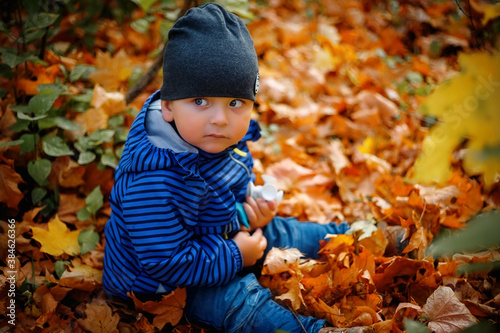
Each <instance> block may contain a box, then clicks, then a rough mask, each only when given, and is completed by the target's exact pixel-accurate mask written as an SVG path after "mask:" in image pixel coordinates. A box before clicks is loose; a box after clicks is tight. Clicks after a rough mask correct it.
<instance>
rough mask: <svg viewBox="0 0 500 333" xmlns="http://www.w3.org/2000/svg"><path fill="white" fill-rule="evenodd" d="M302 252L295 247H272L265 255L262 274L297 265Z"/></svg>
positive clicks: (284, 270) (285, 269) (277, 272)
mask: <svg viewBox="0 0 500 333" xmlns="http://www.w3.org/2000/svg"><path fill="white" fill-rule="evenodd" d="M302 256H303V254H302V253H301V252H300V251H299V250H297V249H279V248H277V247H273V248H272V249H271V250H269V252H268V253H267V255H266V259H265V260H264V266H263V267H262V274H265V275H274V274H279V273H283V272H286V271H288V270H289V269H290V268H291V266H297V265H298V264H299V260H300V258H301V257H302Z"/></svg>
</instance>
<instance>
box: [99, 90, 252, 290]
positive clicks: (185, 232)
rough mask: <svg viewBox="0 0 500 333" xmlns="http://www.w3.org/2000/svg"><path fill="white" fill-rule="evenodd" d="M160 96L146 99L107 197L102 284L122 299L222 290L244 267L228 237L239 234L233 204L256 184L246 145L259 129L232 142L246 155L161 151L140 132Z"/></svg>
mask: <svg viewBox="0 0 500 333" xmlns="http://www.w3.org/2000/svg"><path fill="white" fill-rule="evenodd" d="M158 99H159V92H156V93H154V94H153V95H151V96H150V98H149V99H148V100H147V101H146V103H145V104H144V106H143V108H142V109H141V111H140V112H139V114H138V115H137V117H136V119H135V120H134V122H133V124H132V126H131V129H130V132H129V135H128V138H127V141H126V143H125V149H124V151H123V155H122V157H121V159H120V162H119V164H118V166H117V168H116V170H115V183H114V186H113V190H112V193H111V196H110V199H109V200H110V204H111V209H112V213H111V217H110V219H109V221H108V222H107V224H106V226H105V235H106V248H105V258H104V276H103V285H104V289H105V291H106V292H107V293H108V294H110V295H115V296H120V297H124V298H126V297H127V292H129V291H134V292H136V293H157V292H168V291H171V290H174V289H175V288H176V287H177V286H179V287H185V286H218V285H224V284H226V283H227V282H229V281H230V280H231V279H232V278H233V277H234V275H235V274H236V273H237V272H238V271H239V270H241V269H242V268H243V259H242V256H241V252H240V250H239V248H238V246H237V245H236V243H235V242H234V241H233V240H232V239H231V237H230V236H231V235H232V234H234V233H235V232H236V231H238V230H239V223H238V221H237V214H236V211H235V204H236V202H244V201H245V193H246V187H247V184H248V182H249V181H250V180H252V181H253V180H254V179H253V178H254V175H253V174H252V173H251V170H252V167H253V159H252V157H251V154H250V153H249V151H248V147H247V144H246V142H247V141H249V140H251V141H254V140H257V139H258V138H259V137H260V129H259V126H258V125H257V123H256V122H255V121H253V120H252V122H251V124H250V128H249V130H248V133H247V134H246V136H245V137H244V138H243V140H242V141H241V142H239V143H238V145H237V148H239V149H240V150H242V151H244V152H247V153H248V154H247V156H246V157H242V156H240V155H238V154H236V153H234V152H233V151H230V150H228V151H224V152H221V153H218V154H209V153H206V152H204V151H201V150H198V149H193V148H194V147H193V146H191V145H189V144H188V143H186V142H185V141H183V140H181V141H182V142H184V144H185V145H189V147H186V149H185V150H184V149H180V148H179V147H178V145H177V146H176V145H175V144H173V146H172V147H171V148H168V147H166V148H159V147H157V146H155V145H153V144H152V143H151V141H150V139H149V138H148V134H147V132H146V127H145V126H146V114H147V113H148V108H149V106H150V104H151V103H152V102H154V101H155V100H158ZM174 135H177V134H176V132H175V131H174ZM176 139H179V138H176ZM174 141H175V140H174ZM178 141H179V140H177V142H178Z"/></svg>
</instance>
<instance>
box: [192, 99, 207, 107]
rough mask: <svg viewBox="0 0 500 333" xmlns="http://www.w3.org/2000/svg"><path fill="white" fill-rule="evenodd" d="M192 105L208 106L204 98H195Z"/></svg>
mask: <svg viewBox="0 0 500 333" xmlns="http://www.w3.org/2000/svg"><path fill="white" fill-rule="evenodd" d="M194 104H196V105H198V106H205V105H207V104H208V102H207V100H206V99H204V98H196V99H195V100H194Z"/></svg>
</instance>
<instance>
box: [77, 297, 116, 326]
mask: <svg viewBox="0 0 500 333" xmlns="http://www.w3.org/2000/svg"><path fill="white" fill-rule="evenodd" d="M119 321H120V315H118V313H114V314H113V312H112V311H111V308H110V307H109V306H108V305H107V304H103V305H98V304H93V303H88V304H87V305H86V307H85V318H84V319H78V320H77V323H78V325H80V326H81V327H82V328H83V329H84V330H87V331H90V332H101V333H111V332H113V333H114V332H118V330H117V329H116V327H117V325H118V322H119Z"/></svg>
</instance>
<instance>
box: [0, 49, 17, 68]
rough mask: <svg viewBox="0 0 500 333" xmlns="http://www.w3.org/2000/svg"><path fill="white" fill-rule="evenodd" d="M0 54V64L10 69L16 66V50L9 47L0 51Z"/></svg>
mask: <svg viewBox="0 0 500 333" xmlns="http://www.w3.org/2000/svg"><path fill="white" fill-rule="evenodd" d="M0 54H2V63H4V64H6V65H8V66H9V67H10V68H14V67H16V66H17V64H18V62H17V50H16V49H15V48H11V47H4V48H2V49H1V50H0Z"/></svg>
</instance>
